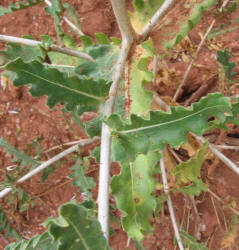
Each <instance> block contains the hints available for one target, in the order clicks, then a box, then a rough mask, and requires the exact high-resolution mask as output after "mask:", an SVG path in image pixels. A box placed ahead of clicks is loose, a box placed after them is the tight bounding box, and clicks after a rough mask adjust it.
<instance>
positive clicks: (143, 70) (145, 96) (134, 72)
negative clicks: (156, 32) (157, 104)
mask: <svg viewBox="0 0 239 250" xmlns="http://www.w3.org/2000/svg"><path fill="white" fill-rule="evenodd" d="M151 42H152V41H151V40H150V39H149V40H148V41H146V42H144V44H142V45H139V46H137V48H136V53H135V55H134V56H133V58H132V63H131V67H130V99H131V103H130V113H131V114H137V115H144V114H145V113H146V112H148V110H149V109H150V105H151V103H152V101H153V93H152V92H149V91H147V90H145V83H146V82H150V81H152V79H153V73H152V72H151V71H148V69H147V64H148V60H149V59H150V58H151V56H152V50H153V48H152V44H151ZM137 51H138V52H137ZM139 54H140V57H139Z"/></svg>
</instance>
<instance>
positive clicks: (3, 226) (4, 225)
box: [0, 205, 21, 240]
mask: <svg viewBox="0 0 239 250" xmlns="http://www.w3.org/2000/svg"><path fill="white" fill-rule="evenodd" d="M3 232H4V235H5V236H6V237H11V238H12V239H14V240H20V239H21V236H20V235H19V234H18V232H17V231H16V230H15V229H14V228H13V227H12V226H11V225H10V223H9V222H8V219H7V217H6V216H5V214H4V212H3V211H2V207H1V205H0V233H3Z"/></svg>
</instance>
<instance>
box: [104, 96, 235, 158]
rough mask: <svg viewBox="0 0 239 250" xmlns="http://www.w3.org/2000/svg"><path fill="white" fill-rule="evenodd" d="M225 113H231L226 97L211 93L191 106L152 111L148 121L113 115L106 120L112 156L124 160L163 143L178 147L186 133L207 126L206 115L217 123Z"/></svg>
mask: <svg viewBox="0 0 239 250" xmlns="http://www.w3.org/2000/svg"><path fill="white" fill-rule="evenodd" d="M225 113H226V114H227V115H231V105H230V102H229V99H228V98H226V97H224V96H223V95H222V94H220V93H214V94H209V95H208V96H207V97H204V98H202V99H201V100H200V101H199V102H197V103H194V104H193V105H192V106H191V107H190V108H184V107H182V106H176V107H171V109H170V111H169V112H161V111H151V112H150V116H149V117H150V118H149V119H148V120H144V119H143V118H141V117H138V116H136V115H131V117H130V119H129V121H126V120H122V118H121V117H119V116H118V115H116V114H113V115H111V116H110V117H109V118H108V119H107V120H106V121H105V122H106V123H107V124H108V126H109V127H111V128H112V137H113V140H112V141H113V145H112V154H113V155H114V159H115V160H119V161H121V159H122V158H119V157H122V156H123V159H126V158H128V159H130V160H131V161H133V160H134V159H135V157H136V156H137V154H140V153H141V154H146V153H147V152H148V151H154V150H159V149H163V148H164V146H165V145H166V144H169V145H170V146H172V147H175V146H179V145H180V144H182V143H184V142H185V140H186V134H187V133H188V132H192V133H194V134H196V135H202V133H203V132H204V131H205V130H206V129H209V124H208V118H209V117H214V118H215V123H217V124H220V123H224V121H225V119H226V117H225ZM126 156H127V157H126Z"/></svg>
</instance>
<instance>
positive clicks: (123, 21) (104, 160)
mask: <svg viewBox="0 0 239 250" xmlns="http://www.w3.org/2000/svg"><path fill="white" fill-rule="evenodd" d="M111 4H112V7H113V11H114V14H115V17H116V20H117V23H118V26H119V29H120V32H121V36H122V47H121V50H120V53H119V56H118V59H117V63H116V65H115V70H114V74H113V79H112V80H113V83H112V85H111V88H110V91H109V98H108V100H107V101H106V102H105V108H104V116H105V117H108V116H109V115H111V114H112V113H113V110H114V105H115V100H116V95H117V90H118V86H119V83H120V80H121V77H122V74H123V71H124V66H125V63H126V59H127V57H128V54H129V51H130V48H131V45H132V44H133V41H134V39H135V38H136V33H135V32H134V30H133V28H132V26H131V23H130V20H129V17H128V13H127V10H126V7H125V1H124V0H111ZM101 136H102V137H101V147H100V171H99V189H98V220H99V222H100V224H101V228H102V231H103V233H104V236H105V238H106V240H107V241H108V239H109V228H108V221H109V170H110V148H111V135H110V130H109V127H108V126H107V125H106V124H105V123H103V124H102V129H101Z"/></svg>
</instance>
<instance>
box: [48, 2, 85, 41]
mask: <svg viewBox="0 0 239 250" xmlns="http://www.w3.org/2000/svg"><path fill="white" fill-rule="evenodd" d="M45 3H46V4H47V5H48V6H51V2H50V1H49V0H45ZM63 20H64V21H65V22H66V23H67V24H68V25H69V26H70V27H71V28H72V29H73V31H74V32H75V33H76V34H77V35H80V36H84V35H85V34H84V33H83V32H82V31H81V30H80V29H79V28H78V27H77V26H76V25H75V24H74V23H72V22H71V21H70V20H69V19H68V18H67V17H66V16H63Z"/></svg>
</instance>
